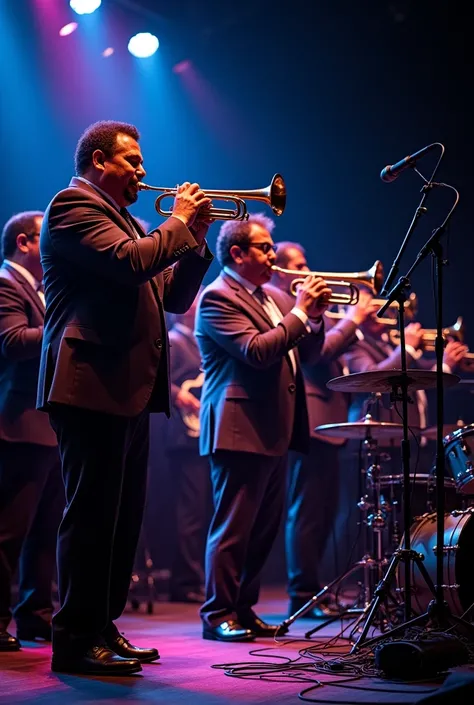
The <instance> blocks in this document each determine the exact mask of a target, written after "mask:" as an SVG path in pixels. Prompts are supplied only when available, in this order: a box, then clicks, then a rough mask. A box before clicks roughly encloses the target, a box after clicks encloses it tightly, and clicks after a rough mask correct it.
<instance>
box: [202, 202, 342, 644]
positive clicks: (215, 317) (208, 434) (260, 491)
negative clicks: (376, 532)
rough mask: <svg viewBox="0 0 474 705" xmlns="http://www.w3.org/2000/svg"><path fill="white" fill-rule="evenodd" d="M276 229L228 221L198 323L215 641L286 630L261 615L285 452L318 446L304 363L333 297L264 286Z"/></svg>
mask: <svg viewBox="0 0 474 705" xmlns="http://www.w3.org/2000/svg"><path fill="white" fill-rule="evenodd" d="M273 227H274V223H273V221H272V220H271V219H270V218H267V217H265V216H264V215H262V214H254V215H251V216H250V218H249V220H248V221H246V222H245V221H235V220H231V221H227V222H226V223H224V225H223V226H222V227H221V230H220V233H219V236H218V238H217V243H216V249H217V258H218V261H219V264H220V265H221V267H222V271H221V273H220V275H219V276H218V277H217V279H216V280H215V281H214V282H213V283H212V284H210V285H209V286H208V287H207V288H206V289H205V290H204V292H203V294H202V296H201V299H200V302H199V306H198V311H197V316H196V337H197V341H198V344H199V347H200V351H201V357H202V365H203V369H204V373H205V381H204V387H203V391H202V395H201V416H200V423H201V435H200V452H201V455H204V456H208V457H209V461H210V466H211V481H212V489H213V496H214V515H213V518H212V521H211V526H210V530H209V535H208V540H207V547H206V602H205V603H204V605H203V606H202V609H201V617H202V620H203V637H204V638H205V639H215V640H218V641H250V640H252V639H255V638H256V637H272V636H274V634H275V632H276V629H277V627H275V626H272V625H269V624H266V623H265V622H263V621H262V620H261V619H260V618H259V617H258V616H257V614H256V613H255V612H254V610H253V607H254V606H255V605H256V603H257V601H258V596H259V587H260V573H261V570H262V568H263V565H264V563H265V561H266V559H267V556H268V554H269V552H270V549H271V547H272V544H273V541H274V538H275V536H276V534H277V530H278V525H279V522H280V518H281V514H282V510H283V501H284V494H285V471H286V462H287V453H288V449H289V448H293V449H295V450H300V451H302V452H304V451H307V449H308V446H309V424H308V415H307V411H306V402H305V394H304V386H303V379H302V375H301V370H300V361H299V357H300V356H301V358H302V359H310V360H313V361H316V360H317V359H318V357H319V351H320V349H321V346H322V342H323V330H322V323H321V320H322V318H321V317H322V313H323V312H324V310H325V308H326V304H325V300H326V299H327V297H328V296H329V295H330V293H331V292H330V289H328V288H327V285H326V283H325V281H324V280H323V279H321V278H320V277H317V278H315V277H307V278H306V279H305V281H304V283H302V285H301V286H300V287H299V288H298V293H297V296H296V299H294V298H292V297H290V296H287V295H286V294H285V293H283V292H280V291H278V290H277V289H274V288H272V287H268V286H265V285H267V284H268V282H269V281H270V279H271V276H272V270H271V266H272V265H273V264H274V262H275V245H274V243H273V240H272V236H271V232H272V230H273Z"/></svg>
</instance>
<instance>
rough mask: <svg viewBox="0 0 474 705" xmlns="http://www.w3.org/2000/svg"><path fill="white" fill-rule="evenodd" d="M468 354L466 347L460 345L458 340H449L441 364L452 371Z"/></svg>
mask: <svg viewBox="0 0 474 705" xmlns="http://www.w3.org/2000/svg"><path fill="white" fill-rule="evenodd" d="M468 352H469V348H468V347H467V345H464V344H463V343H460V342H459V340H449V341H448V342H447V343H446V347H445V349H444V353H443V364H444V365H447V366H448V367H449V369H450V370H454V369H456V367H457V366H458V365H459V363H460V362H461V361H462V360H463V359H464V357H465V355H466V354H467V353H468Z"/></svg>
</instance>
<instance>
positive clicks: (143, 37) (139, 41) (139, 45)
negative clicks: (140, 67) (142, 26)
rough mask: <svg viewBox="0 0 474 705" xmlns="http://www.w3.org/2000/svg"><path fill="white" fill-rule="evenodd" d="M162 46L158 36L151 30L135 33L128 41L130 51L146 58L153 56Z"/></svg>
mask: <svg viewBox="0 0 474 705" xmlns="http://www.w3.org/2000/svg"><path fill="white" fill-rule="evenodd" d="M159 46H160V42H159V41H158V38H157V37H155V35H154V34H150V32H140V33H139V34H135V35H134V36H133V37H132V38H131V39H130V41H129V42H128V51H129V52H130V54H133V56H136V57H137V58H138V59H146V58H147V57H149V56H153V54H154V53H155V51H156V50H157V49H158V47H159Z"/></svg>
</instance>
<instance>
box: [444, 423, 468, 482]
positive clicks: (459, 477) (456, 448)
mask: <svg viewBox="0 0 474 705" xmlns="http://www.w3.org/2000/svg"><path fill="white" fill-rule="evenodd" d="M443 445H444V454H445V458H446V469H447V470H448V471H449V474H450V475H451V476H452V478H453V480H454V482H455V484H456V489H457V491H458V492H460V493H461V494H470V495H474V466H473V461H474V452H473V449H474V424H469V426H464V428H460V429H459V430H457V431H453V433H450V434H449V436H445V438H444V439H443Z"/></svg>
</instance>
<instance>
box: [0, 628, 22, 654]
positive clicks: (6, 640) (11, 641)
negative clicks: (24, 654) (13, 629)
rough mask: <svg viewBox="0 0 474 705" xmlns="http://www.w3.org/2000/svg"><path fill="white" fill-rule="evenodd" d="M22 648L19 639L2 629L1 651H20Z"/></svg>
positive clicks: (0, 630)
mask: <svg viewBox="0 0 474 705" xmlns="http://www.w3.org/2000/svg"><path fill="white" fill-rule="evenodd" d="M20 648H21V645H20V642H19V641H18V639H15V637H14V636H12V635H11V634H9V633H8V632H7V631H5V630H4V629H0V651H19V650H20Z"/></svg>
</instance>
